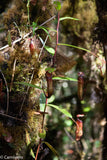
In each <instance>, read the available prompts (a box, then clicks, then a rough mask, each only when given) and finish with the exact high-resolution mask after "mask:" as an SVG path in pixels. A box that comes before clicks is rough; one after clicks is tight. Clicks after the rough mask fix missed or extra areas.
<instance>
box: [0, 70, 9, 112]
mask: <svg viewBox="0 0 107 160" xmlns="http://www.w3.org/2000/svg"><path fill="white" fill-rule="evenodd" d="M0 73H1V74H2V77H3V79H4V83H5V86H6V90H7V108H6V114H7V113H8V109H9V89H8V85H7V81H6V78H5V76H4V74H3V73H2V71H1V70H0Z"/></svg>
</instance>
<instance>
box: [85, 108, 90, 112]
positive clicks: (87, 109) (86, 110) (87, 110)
mask: <svg viewBox="0 0 107 160" xmlns="http://www.w3.org/2000/svg"><path fill="white" fill-rule="evenodd" d="M90 110H91V107H85V108H83V111H84V112H89V111H90Z"/></svg>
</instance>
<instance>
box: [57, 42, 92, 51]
mask: <svg viewBox="0 0 107 160" xmlns="http://www.w3.org/2000/svg"><path fill="white" fill-rule="evenodd" d="M58 45H59V46H68V47H72V48H77V49H81V50H83V51H86V52H89V53H92V52H91V51H90V50H88V49H85V48H82V47H78V46H74V45H71V44H65V43H58Z"/></svg>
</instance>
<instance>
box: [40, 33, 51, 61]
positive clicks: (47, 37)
mask: <svg viewBox="0 0 107 160" xmlns="http://www.w3.org/2000/svg"><path fill="white" fill-rule="evenodd" d="M48 37H49V35H47V36H46V39H45V42H44V43H43V46H42V48H41V51H40V54H39V59H40V56H41V54H42V52H43V49H44V47H45V44H46V42H47V40H48Z"/></svg>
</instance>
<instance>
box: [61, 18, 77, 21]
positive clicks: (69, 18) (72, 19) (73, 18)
mask: <svg viewBox="0 0 107 160" xmlns="http://www.w3.org/2000/svg"><path fill="white" fill-rule="evenodd" d="M66 19H71V20H75V21H79V19H77V18H73V17H61V18H60V19H59V20H60V21H63V20H66Z"/></svg>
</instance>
